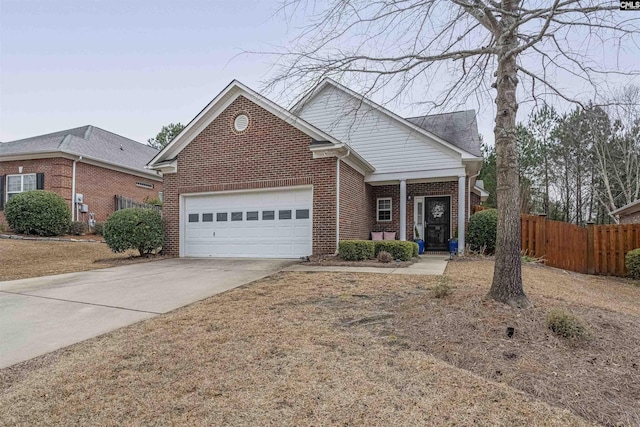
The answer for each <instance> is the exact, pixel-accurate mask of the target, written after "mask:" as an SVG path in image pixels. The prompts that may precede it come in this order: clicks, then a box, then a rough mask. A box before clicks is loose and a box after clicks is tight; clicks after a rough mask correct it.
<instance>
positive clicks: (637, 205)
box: [611, 199, 640, 216]
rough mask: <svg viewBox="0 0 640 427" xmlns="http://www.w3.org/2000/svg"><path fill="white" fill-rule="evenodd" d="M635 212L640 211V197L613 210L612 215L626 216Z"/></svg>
mask: <svg viewBox="0 0 640 427" xmlns="http://www.w3.org/2000/svg"><path fill="white" fill-rule="evenodd" d="M635 212H640V199H638V200H635V201H633V202H631V203H628V204H626V205H624V206H622V207H620V208H618V209H616V210H614V211H611V215H619V216H626V215H629V214H632V213H635Z"/></svg>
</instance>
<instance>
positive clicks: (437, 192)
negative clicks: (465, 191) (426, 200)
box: [370, 180, 458, 240]
mask: <svg viewBox="0 0 640 427" xmlns="http://www.w3.org/2000/svg"><path fill="white" fill-rule="evenodd" d="M372 189H373V191H372V197H371V199H370V200H371V202H370V209H371V211H372V212H373V217H374V218H373V221H372V223H371V224H372V225H371V230H372V231H395V232H396V233H398V234H397V235H396V238H399V237H400V184H396V185H381V186H373V187H372ZM407 196H411V201H409V202H407V201H405V203H407V222H406V223H407V240H413V235H414V230H413V224H414V222H413V221H414V216H413V210H414V209H413V207H414V199H415V197H420V196H451V225H452V230H455V229H456V227H457V226H458V181H457V180H456V181H445V182H428V183H421V184H407ZM380 197H391V198H392V199H391V204H392V210H391V221H390V222H378V221H377V218H376V200H377V199H378V198H380Z"/></svg>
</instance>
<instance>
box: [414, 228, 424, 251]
mask: <svg viewBox="0 0 640 427" xmlns="http://www.w3.org/2000/svg"><path fill="white" fill-rule="evenodd" d="M413 237H415V238H414V239H413V241H414V242H416V243H417V244H418V253H419V254H420V255H422V254H423V253H424V240H422V239H421V238H420V230H418V226H417V225H416V226H415V227H414V229H413Z"/></svg>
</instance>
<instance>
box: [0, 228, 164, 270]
mask: <svg viewBox="0 0 640 427" xmlns="http://www.w3.org/2000/svg"><path fill="white" fill-rule="evenodd" d="M83 237H86V236H83ZM137 254H138V252H137V251H128V252H125V253H122V254H114V253H113V252H111V249H109V247H108V246H107V245H106V244H104V243H97V242H93V243H87V242H55V241H54V242H49V241H34V240H13V239H0V263H1V264H2V268H0V281H2V280H15V279H26V278H28V277H39V276H47V275H50V274H61V273H72V272H75V271H86V270H94V269H97V268H106V267H113V266H115V265H122V264H130V263H136V262H144V261H147V260H151V259H154V260H155V259H159V258H148V259H147V258H140V257H135V256H134V255H137Z"/></svg>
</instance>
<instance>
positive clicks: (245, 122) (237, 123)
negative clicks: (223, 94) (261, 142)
mask: <svg viewBox="0 0 640 427" xmlns="http://www.w3.org/2000/svg"><path fill="white" fill-rule="evenodd" d="M233 127H234V128H235V129H236V131H238V132H243V131H245V130H246V129H247V128H248V127H249V117H248V116H247V115H246V114H240V115H238V116H237V117H236V119H235V120H234V121H233Z"/></svg>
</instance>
